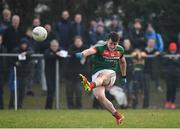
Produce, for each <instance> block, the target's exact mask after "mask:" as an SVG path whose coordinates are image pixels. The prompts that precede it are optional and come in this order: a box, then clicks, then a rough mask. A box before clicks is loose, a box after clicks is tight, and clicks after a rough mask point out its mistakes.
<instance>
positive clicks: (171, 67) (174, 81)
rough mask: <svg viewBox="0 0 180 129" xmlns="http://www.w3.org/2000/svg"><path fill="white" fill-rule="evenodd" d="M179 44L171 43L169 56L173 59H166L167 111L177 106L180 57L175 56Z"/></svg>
mask: <svg viewBox="0 0 180 129" xmlns="http://www.w3.org/2000/svg"><path fill="white" fill-rule="evenodd" d="M177 50H178V49H177V44H176V43H175V42H171V43H170V44H169V48H168V54H170V55H173V57H167V58H165V59H164V63H163V64H164V70H165V71H164V72H165V73H164V75H165V80H166V87H167V92H166V102H165V105H164V107H165V108H167V109H175V108H176V104H175V100H176V91H177V87H178V85H179V73H180V69H179V68H180V60H179V57H177V56H175V55H176V54H177Z"/></svg>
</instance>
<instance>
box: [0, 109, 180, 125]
mask: <svg viewBox="0 0 180 129" xmlns="http://www.w3.org/2000/svg"><path fill="white" fill-rule="evenodd" d="M121 112H122V113H123V115H124V116H125V119H124V122H123V124H122V125H116V123H115V119H114V118H113V117H112V116H111V114H110V113H109V112H107V111H105V110H18V111H13V110H4V111H0V127H1V128H5V127H11V128H14V127H18V128H20V127H21V128H30V127H31V128H32V127H33V128H72V127H74V128H121V127H123V128H130V127H133V128H135V127H139V128H140V127H141V128H146V127H151V128H160V127H161V128H176V127H180V110H121Z"/></svg>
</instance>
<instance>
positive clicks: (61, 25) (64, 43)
mask: <svg viewBox="0 0 180 129" xmlns="http://www.w3.org/2000/svg"><path fill="white" fill-rule="evenodd" d="M70 26H71V21H70V15H69V12H68V11H67V10H64V11H63V12H62V20H61V21H60V22H58V23H57V25H56V28H55V30H56V35H57V38H58V41H59V42H61V47H62V48H63V49H65V50H67V49H68V48H69V45H70Z"/></svg>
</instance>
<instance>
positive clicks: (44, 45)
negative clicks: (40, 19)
mask: <svg viewBox="0 0 180 129" xmlns="http://www.w3.org/2000/svg"><path fill="white" fill-rule="evenodd" d="M44 28H45V29H46V30H47V33H48V36H47V38H46V40H45V41H43V42H42V43H41V44H40V45H41V52H42V53H44V52H45V50H46V49H48V48H49V46H50V42H51V41H52V40H53V39H56V35H55V33H54V31H53V30H52V26H51V24H48V23H47V24H45V25H44Z"/></svg>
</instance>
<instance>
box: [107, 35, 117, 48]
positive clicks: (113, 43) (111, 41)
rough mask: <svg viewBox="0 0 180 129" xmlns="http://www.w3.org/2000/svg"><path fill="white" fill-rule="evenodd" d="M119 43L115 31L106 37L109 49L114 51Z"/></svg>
mask: <svg viewBox="0 0 180 129" xmlns="http://www.w3.org/2000/svg"><path fill="white" fill-rule="evenodd" d="M118 43H119V35H118V34H117V33H116V32H111V33H110V34H109V35H108V38H107V46H108V49H109V50H110V51H114V50H115V49H116V47H117V45H118Z"/></svg>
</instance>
